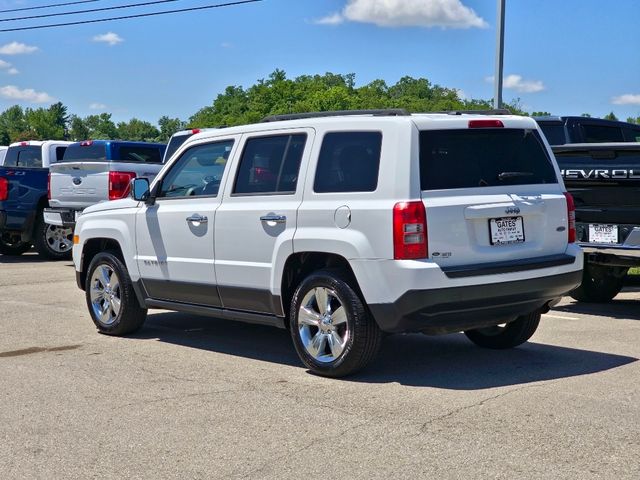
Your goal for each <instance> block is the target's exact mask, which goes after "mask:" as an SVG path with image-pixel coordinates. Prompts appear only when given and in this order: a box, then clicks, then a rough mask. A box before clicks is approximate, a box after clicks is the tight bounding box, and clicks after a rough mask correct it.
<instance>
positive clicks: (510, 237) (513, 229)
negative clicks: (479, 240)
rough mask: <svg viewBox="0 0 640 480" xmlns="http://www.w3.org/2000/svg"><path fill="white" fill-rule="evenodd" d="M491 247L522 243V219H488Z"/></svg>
mask: <svg viewBox="0 0 640 480" xmlns="http://www.w3.org/2000/svg"><path fill="white" fill-rule="evenodd" d="M489 230H490V232H491V245H509V244H511V243H522V242H524V226H523V222H522V217H504V218H491V219H489Z"/></svg>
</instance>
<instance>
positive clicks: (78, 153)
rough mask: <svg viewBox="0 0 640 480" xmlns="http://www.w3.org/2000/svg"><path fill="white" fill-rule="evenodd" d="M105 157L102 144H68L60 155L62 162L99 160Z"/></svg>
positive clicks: (103, 159) (104, 149)
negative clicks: (62, 155) (62, 154)
mask: <svg viewBox="0 0 640 480" xmlns="http://www.w3.org/2000/svg"><path fill="white" fill-rule="evenodd" d="M106 159H107V149H106V147H105V145H104V144H93V145H86V146H83V145H69V146H68V147H67V150H66V151H65V152H64V157H62V161H63V162H81V161H84V162H92V161H93V162H100V161H105V160H106Z"/></svg>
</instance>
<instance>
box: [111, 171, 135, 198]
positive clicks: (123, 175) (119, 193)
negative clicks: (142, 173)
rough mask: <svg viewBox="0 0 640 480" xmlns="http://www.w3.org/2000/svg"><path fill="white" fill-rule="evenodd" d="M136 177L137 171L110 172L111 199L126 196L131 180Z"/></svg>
mask: <svg viewBox="0 0 640 480" xmlns="http://www.w3.org/2000/svg"><path fill="white" fill-rule="evenodd" d="M134 178H136V172H109V200H118V199H119V198H124V197H126V196H127V194H128V193H129V185H130V184H131V180H133V179H134Z"/></svg>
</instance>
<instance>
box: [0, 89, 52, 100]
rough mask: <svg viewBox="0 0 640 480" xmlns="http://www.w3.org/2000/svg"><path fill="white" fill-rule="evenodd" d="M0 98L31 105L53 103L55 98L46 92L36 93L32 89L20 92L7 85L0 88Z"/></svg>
mask: <svg viewBox="0 0 640 480" xmlns="http://www.w3.org/2000/svg"><path fill="white" fill-rule="evenodd" d="M0 96H2V97H4V98H8V99H10V100H22V101H25V102H30V103H49V102H53V100H54V98H53V97H51V96H50V95H49V94H48V93H45V92H36V91H35V90H34V89H32V88H25V89H24V90H20V89H19V88H18V87H16V86H14V85H7V86H5V87H0Z"/></svg>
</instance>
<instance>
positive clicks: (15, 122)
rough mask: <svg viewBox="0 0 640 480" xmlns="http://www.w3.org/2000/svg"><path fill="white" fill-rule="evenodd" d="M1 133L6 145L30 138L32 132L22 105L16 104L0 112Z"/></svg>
mask: <svg viewBox="0 0 640 480" xmlns="http://www.w3.org/2000/svg"><path fill="white" fill-rule="evenodd" d="M0 135H1V136H2V143H3V144H5V145H7V144H9V143H11V142H17V141H19V140H29V136H30V133H29V130H28V128H27V122H26V120H25V118H24V110H22V107H21V106H19V105H14V106H12V107H9V108H7V109H6V110H5V111H4V112H2V114H0Z"/></svg>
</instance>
